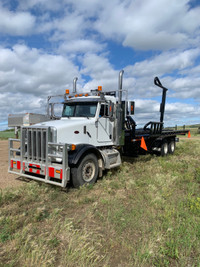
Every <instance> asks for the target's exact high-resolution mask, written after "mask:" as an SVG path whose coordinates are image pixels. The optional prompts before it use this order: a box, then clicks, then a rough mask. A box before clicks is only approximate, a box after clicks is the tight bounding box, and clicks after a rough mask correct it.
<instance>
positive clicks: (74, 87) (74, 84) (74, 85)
mask: <svg viewBox="0 0 200 267" xmlns="http://www.w3.org/2000/svg"><path fill="white" fill-rule="evenodd" d="M77 80H78V78H77V77H75V78H74V80H73V93H76V82H77Z"/></svg>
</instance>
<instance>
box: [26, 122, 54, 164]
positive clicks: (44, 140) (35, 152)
mask: <svg viewBox="0 0 200 267" xmlns="http://www.w3.org/2000/svg"><path fill="white" fill-rule="evenodd" d="M49 139H50V128H49V127H46V128H43V127H41V128H40V127H37V128H34V127H22V137H21V140H22V141H21V143H22V158H24V159H25V160H28V161H33V162H45V161H46V155H47V153H48V152H47V148H48V141H50V140H49Z"/></svg>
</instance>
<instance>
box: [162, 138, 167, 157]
mask: <svg viewBox="0 0 200 267" xmlns="http://www.w3.org/2000/svg"><path fill="white" fill-rule="evenodd" d="M167 154H168V143H167V142H166V141H164V142H163V143H162V145H161V156H162V157H164V156H166V155H167Z"/></svg>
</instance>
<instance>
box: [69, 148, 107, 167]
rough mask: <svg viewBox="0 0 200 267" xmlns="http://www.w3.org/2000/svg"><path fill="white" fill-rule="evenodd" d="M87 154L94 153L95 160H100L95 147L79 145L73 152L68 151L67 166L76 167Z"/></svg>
mask: <svg viewBox="0 0 200 267" xmlns="http://www.w3.org/2000/svg"><path fill="white" fill-rule="evenodd" d="M89 153H94V154H95V155H96V156H97V158H102V156H101V153H100V152H99V150H98V149H97V148H96V147H95V146H92V145H88V144H80V145H77V146H76V149H75V150H74V151H69V154H68V162H69V166H71V165H76V164H77V163H78V162H79V160H80V159H81V158H82V157H83V156H84V155H86V154H89Z"/></svg>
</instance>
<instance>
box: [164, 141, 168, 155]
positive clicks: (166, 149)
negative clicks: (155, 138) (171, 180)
mask: <svg viewBox="0 0 200 267" xmlns="http://www.w3.org/2000/svg"><path fill="white" fill-rule="evenodd" d="M167 152H168V145H167V143H165V144H164V154H165V155H166V154H167Z"/></svg>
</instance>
